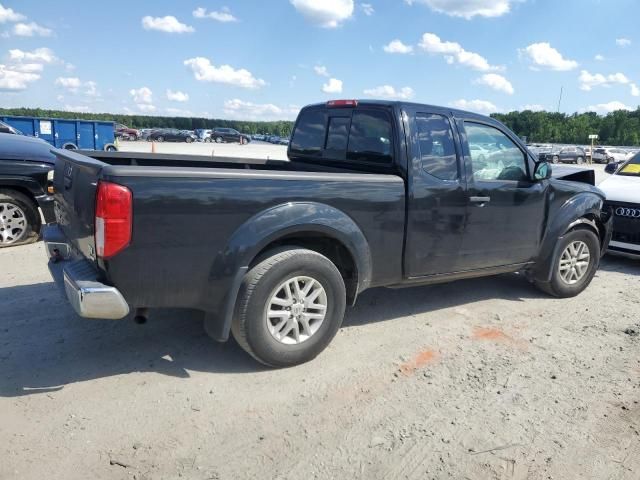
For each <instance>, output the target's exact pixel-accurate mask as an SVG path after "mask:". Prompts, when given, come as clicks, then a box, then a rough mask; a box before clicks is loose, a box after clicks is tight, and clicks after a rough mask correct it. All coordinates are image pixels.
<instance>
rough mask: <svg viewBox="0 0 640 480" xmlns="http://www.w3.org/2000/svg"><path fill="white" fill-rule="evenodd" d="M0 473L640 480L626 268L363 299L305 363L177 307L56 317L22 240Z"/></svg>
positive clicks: (12, 269)
mask: <svg viewBox="0 0 640 480" xmlns="http://www.w3.org/2000/svg"><path fill="white" fill-rule="evenodd" d="M0 265H2V276H0V305H2V316H1V318H2V324H1V326H0V455H1V456H2V462H0V478H2V479H5V478H6V479H9V478H21V479H36V478H37V479H41V478H48V479H87V478H104V479H114V478H115V479H119V478H136V479H145V478H146V479H173V478H179V477H183V478H190V479H191V478H193V479H238V478H283V479H284V478H287V479H300V478H323V479H324V478H336V479H344V478H366V479H378V478H389V479H399V478H411V479H426V478H435V479H440V478H455V479H462V478H470V479H492V478H534V479H538V478H562V479H567V478H598V479H600V478H626V479H637V478H639V475H640V405H639V404H638V401H639V400H640V395H639V394H640V354H639V349H640V335H639V333H640V276H639V274H640V262H638V261H633V260H628V259H624V258H615V257H611V258H606V259H605V261H604V262H603V265H602V269H601V270H600V272H599V273H598V275H597V277H596V278H595V280H594V282H593V284H592V285H591V287H590V288H589V289H588V290H587V291H586V292H585V293H584V294H582V295H581V296H579V297H577V298H574V299H569V300H557V299H552V298H548V297H546V296H545V295H544V294H541V293H539V292H538V291H536V290H534V289H533V288H532V287H531V286H530V285H529V284H528V283H527V282H526V281H525V280H524V279H523V278H522V277H520V276H517V275H505V276H501V277H497V278H492V279H484V280H472V281H463V282H457V283H453V284H449V285H440V286H432V287H417V288H410V289H405V290H385V289H377V290H373V291H369V292H366V293H365V294H363V295H362V297H361V298H360V300H359V303H358V306H357V307H355V308H351V309H349V311H348V313H347V319H346V322H345V324H344V328H343V329H342V330H341V331H340V333H339V334H338V336H337V337H336V339H335V340H334V342H333V343H332V344H331V346H330V347H329V348H328V349H327V351H325V352H324V353H323V354H322V355H321V356H320V357H319V358H318V359H316V360H315V361H313V362H311V363H309V364H306V365H303V366H300V367H296V368H291V369H286V370H267V369H264V368H262V367H260V366H259V365H257V364H256V363H255V362H254V361H253V360H252V359H250V358H249V357H248V356H247V355H246V354H245V353H244V352H243V351H242V350H241V349H240V348H239V347H238V346H237V345H236V344H235V343H234V342H233V341H231V342H229V343H227V344H224V345H220V344H216V343H214V342H213V341H211V340H210V339H209V338H208V337H207V336H206V335H205V333H204V331H203V328H202V324H201V322H200V318H199V317H198V315H197V314H195V313H189V312H187V313H185V312H181V311H158V312H154V313H153V314H152V317H151V319H150V321H149V323H148V324H147V325H144V326H140V325H136V324H134V323H133V322H130V321H90V320H83V319H80V318H78V317H77V316H75V314H74V313H73V312H72V310H71V308H70V307H69V306H68V305H67V302H66V301H65V300H64V299H63V297H62V296H61V293H60V292H59V291H58V290H57V289H56V288H55V286H54V285H53V284H52V283H51V279H50V276H49V273H48V270H47V268H46V261H45V254H44V251H43V246H42V244H36V245H31V246H26V247H16V248H10V249H3V250H1V251H0Z"/></svg>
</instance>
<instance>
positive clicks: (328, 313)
mask: <svg viewBox="0 0 640 480" xmlns="http://www.w3.org/2000/svg"><path fill="white" fill-rule="evenodd" d="M262 258H263V259H262V260H261V261H260V262H259V263H258V264H257V265H256V266H254V267H253V268H252V269H251V270H250V271H249V272H247V274H246V275H245V278H244V280H243V282H242V285H241V287H240V292H239V294H238V300H237V303H236V311H235V316H234V320H233V323H232V326H231V333H232V334H233V337H234V338H235V339H236V341H237V342H238V344H239V345H240V346H241V347H242V348H243V349H244V350H245V351H246V352H247V353H249V354H250V355H251V356H252V357H253V358H255V359H256V360H258V361H259V362H261V363H263V364H265V365H267V366H270V367H290V366H293V365H299V364H301V363H304V362H308V361H309V360H312V359H313V358H315V357H316V356H317V355H318V354H319V353H320V352H322V351H323V350H324V349H325V348H326V347H327V345H329V342H331V340H332V339H333V337H334V336H335V334H336V333H337V331H338V329H339V328H340V326H341V325H342V319H343V318H344V310H345V305H346V292H345V286H344V281H343V279H342V275H340V272H339V271H338V269H337V268H336V266H335V265H334V264H333V263H332V262H331V261H330V260H329V259H328V258H326V257H325V256H324V255H321V254H319V253H317V252H314V251H312V250H307V249H304V248H297V247H290V248H286V249H284V250H277V251H274V252H272V253H270V254H267V256H265V257H262ZM293 279H297V281H298V286H299V287H301V288H300V290H301V292H304V290H305V288H306V287H305V285H308V283H307V281H308V280H314V281H315V283H312V284H311V285H310V286H309V288H311V287H313V288H312V289H311V290H310V292H309V296H313V295H314V294H315V295H316V298H314V299H311V301H312V302H313V303H315V302H316V301H318V302H320V303H321V302H322V301H324V302H325V309H324V311H325V316H324V318H323V319H321V320H320V319H315V320H314V319H307V320H306V322H307V325H308V326H309V327H308V329H305V328H304V327H303V326H302V323H303V322H299V321H297V320H296V319H294V318H293V315H295V310H294V309H295V308H297V309H298V311H299V312H300V310H301V309H302V310H303V312H302V313H301V315H300V316H299V317H298V318H300V317H304V318H307V317H306V315H307V314H312V315H316V316H317V315H318V313H320V314H321V311H322V310H319V309H314V308H313V307H312V308H310V309H307V308H305V306H306V305H307V303H302V302H300V303H296V302H295V301H294V303H293V304H291V303H290V304H289V305H291V306H289V307H286V306H278V305H276V304H275V303H274V304H271V302H272V300H274V299H275V300H278V301H282V302H286V294H285V296H284V298H282V297H278V298H277V296H278V295H279V294H280V292H284V291H285V290H284V288H285V287H284V284H285V283H289V282H291V281H293ZM305 279H306V280H305ZM301 282H302V283H301ZM318 286H319V287H318ZM318 290H322V292H320V294H319V295H318ZM323 292H324V293H323ZM291 298H293V299H294V300H295V295H293V296H291ZM272 309H274V310H277V311H278V312H284V313H283V315H284V317H285V318H282V314H281V315H279V316H276V317H273V316H272V317H271V318H270V317H268V316H267V311H273V310H272ZM286 309H289V312H290V313H288V312H287V311H286ZM309 310H311V312H309ZM304 312H307V313H304ZM286 315H289V316H290V318H286ZM274 318H275V319H276V320H275V322H278V323H279V322H285V323H284V324H283V327H282V328H278V326H277V324H275V325H274V323H273V322H274ZM314 321H315V323H312V322H314ZM290 325H291V326H295V325H297V329H298V331H299V335H297V337H298V338H297V339H296V334H295V333H296V328H292V329H291V330H287V329H288V328H289V327H290ZM314 328H315V330H314ZM270 329H271V330H270ZM278 330H279V331H280V333H278ZM305 330H306V332H309V335H305ZM272 332H275V333H272ZM283 333H284V335H282V334H283ZM277 335H280V336H281V338H280V339H278V338H277ZM304 337H306V338H304Z"/></svg>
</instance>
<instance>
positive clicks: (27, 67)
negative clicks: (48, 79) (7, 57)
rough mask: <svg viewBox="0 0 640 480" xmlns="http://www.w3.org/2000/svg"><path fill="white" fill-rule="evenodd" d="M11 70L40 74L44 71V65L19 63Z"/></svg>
mask: <svg viewBox="0 0 640 480" xmlns="http://www.w3.org/2000/svg"><path fill="white" fill-rule="evenodd" d="M10 68H11V70H15V71H16V72H23V73H38V72H42V70H44V65H42V64H41V63H17V64H15V65H11V67H10Z"/></svg>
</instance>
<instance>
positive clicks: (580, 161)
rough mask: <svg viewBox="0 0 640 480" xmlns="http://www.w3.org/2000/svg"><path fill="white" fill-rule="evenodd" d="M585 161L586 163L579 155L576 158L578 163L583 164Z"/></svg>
mask: <svg viewBox="0 0 640 480" xmlns="http://www.w3.org/2000/svg"><path fill="white" fill-rule="evenodd" d="M583 163H584V158H582V157H578V158H577V159H576V165H582V164H583Z"/></svg>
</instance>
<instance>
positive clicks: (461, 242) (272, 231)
mask: <svg viewBox="0 0 640 480" xmlns="http://www.w3.org/2000/svg"><path fill="white" fill-rule="evenodd" d="M361 103H363V104H364V103H365V102H361ZM366 104H367V105H368V106H369V108H381V109H385V110H386V111H387V112H389V113H390V115H391V116H392V117H393V130H394V135H395V139H394V140H395V141H394V142H393V158H394V164H393V165H392V166H391V167H389V168H386V169H385V168H375V169H371V168H368V169H367V168H366V167H363V166H362V165H348V164H346V163H344V164H341V165H340V167H337V166H336V164H335V162H334V163H333V164H331V165H330V164H327V163H323V162H316V163H314V162H308V161H305V162H303V161H299V160H298V159H295V158H292V160H293V161H291V162H287V161H268V160H267V161H264V160H252V159H230V158H216V159H210V158H205V157H189V156H177V155H149V154H133V153H129V154H127V153H124V152H123V153H110V152H91V156H92V157H94V158H88V157H87V156H84V155H80V154H78V153H74V152H69V151H57V152H56V153H57V155H58V157H59V159H60V161H59V162H58V164H57V167H56V174H55V186H56V190H57V194H56V203H57V207H58V208H57V215H58V221H59V223H60V227H61V229H62V231H63V232H64V234H65V235H66V236H67V238H68V239H69V241H70V243H71V244H72V245H73V247H74V248H75V249H76V252H77V254H78V255H81V256H84V257H87V258H90V259H93V261H94V262H95V265H96V268H97V269H98V271H99V272H100V275H101V276H102V279H103V281H105V282H106V283H109V284H112V285H114V286H116V287H117V288H118V289H119V290H120V291H121V293H122V294H123V295H124V297H125V299H126V300H127V301H128V302H129V303H130V305H131V306H132V307H187V308H196V309H200V310H203V311H205V312H207V314H208V315H207V329H208V331H209V333H210V334H211V335H212V336H214V337H215V338H217V339H219V340H225V339H226V338H227V337H228V333H229V325H230V320H231V317H232V314H233V307H234V305H235V299H236V295H237V289H238V287H239V284H240V281H241V279H242V276H243V275H244V273H245V272H246V271H247V269H248V268H249V267H250V265H251V264H252V262H253V261H254V260H255V259H256V256H258V255H259V254H260V252H262V251H264V250H265V249H268V248H269V246H270V245H273V244H282V243H291V244H298V243H299V242H306V241H311V240H313V239H319V238H320V239H323V240H324V241H326V242H329V243H331V242H333V243H336V244H339V246H340V248H341V249H342V250H341V251H343V252H347V255H348V256H349V257H350V258H349V260H350V262H351V264H352V268H351V269H350V271H351V274H352V277H353V282H354V288H353V292H351V295H350V298H351V299H352V300H355V297H356V295H357V293H359V292H361V291H363V290H364V289H366V288H369V287H373V286H394V287H395V286H401V285H409V284H416V283H425V284H427V283H435V282H444V281H449V280H454V279H457V278H467V277H474V276H484V275H491V274H495V273H502V272H509V271H517V270H523V269H524V270H526V271H527V272H528V273H529V274H530V275H531V276H533V277H535V278H538V279H541V280H544V279H547V278H549V276H550V272H551V264H550V262H551V259H552V258H553V253H554V249H555V246H556V244H557V243H558V239H559V238H561V237H562V235H563V234H564V233H565V232H566V231H567V229H568V228H569V227H570V226H571V225H572V224H574V223H575V222H576V221H585V222H588V223H589V224H590V225H593V226H595V227H596V228H598V230H599V234H600V237H601V239H602V241H603V243H605V244H606V242H607V241H608V235H610V232H609V230H610V219H609V217H608V216H607V214H606V213H602V212H601V207H602V202H603V200H604V195H603V194H602V193H601V192H600V191H599V190H598V189H597V188H595V187H593V186H592V185H588V184H587V183H578V182H572V181H563V180H558V179H553V178H552V179H543V180H533V171H534V169H535V162H536V159H534V158H533V157H532V156H531V154H530V153H528V151H527V149H526V147H525V146H524V145H523V144H522V142H521V141H520V140H519V139H518V138H517V137H516V136H515V135H514V134H512V133H511V132H509V131H508V130H507V129H506V127H504V126H503V125H502V124H500V123H499V122H497V121H495V120H493V119H490V118H487V117H483V116H479V115H475V114H471V113H467V112H462V111H457V110H451V109H444V108H439V107H431V106H425V105H417V104H410V103H400V102H366ZM314 108H319V107H318V106H315V107H314ZM417 112H420V113H437V114H441V115H445V116H447V117H448V118H449V119H450V122H451V124H452V125H453V128H454V139H455V142H456V153H457V159H458V162H459V167H460V170H459V171H460V172H461V176H460V178H459V179H458V180H457V181H453V182H452V181H446V182H445V181H441V180H438V179H437V178H435V177H432V176H430V175H429V174H428V173H427V172H426V171H425V170H424V168H423V167H422V165H421V158H420V155H419V151H418V140H417V135H416V133H415V126H414V117H415V115H416V113H417ZM464 119H472V120H473V121H474V122H480V123H485V124H488V125H491V126H494V127H497V128H499V129H500V130H502V131H503V132H504V133H506V134H507V135H508V136H509V137H510V138H511V139H512V140H513V141H514V142H515V143H516V144H517V145H518V147H519V148H521V149H522V151H523V152H525V153H526V155H527V158H528V163H529V164H528V169H529V172H528V173H529V175H530V178H531V180H529V181H519V182H516V181H508V180H501V181H492V182H474V181H473V180H472V177H471V176H470V175H469V171H470V170H469V168H470V165H469V162H470V156H469V148H468V145H467V142H466V135H465V131H464V125H463V123H462V122H463V120H464ZM373 170H375V171H373ZM573 172H574V173H575V170H573ZM587 177H588V176H587ZM98 180H107V181H111V182H115V183H119V184H122V185H126V186H127V187H128V188H130V189H131V191H132V193H133V236H132V240H131V244H130V245H129V246H128V247H127V248H126V249H125V250H124V251H122V252H121V253H120V254H118V255H117V256H115V257H114V258H112V259H109V260H106V261H103V260H101V259H96V258H95V257H94V252H95V242H94V237H93V232H94V226H93V222H94V202H95V189H96V184H97V181H98ZM478 195H480V196H484V195H486V196H490V197H491V202H490V203H488V204H487V205H484V206H480V205H478V204H476V203H472V202H470V201H469V197H470V196H478ZM580 219H582V220H580Z"/></svg>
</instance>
